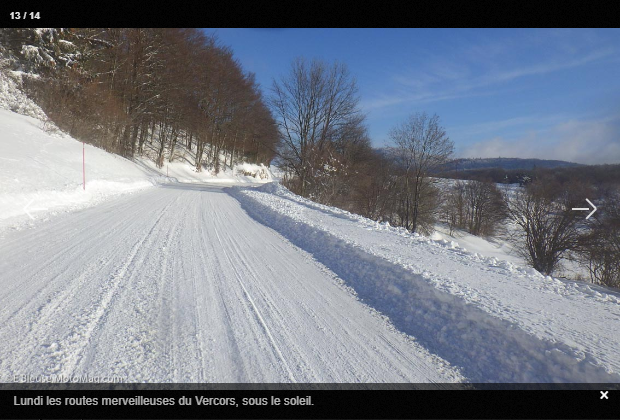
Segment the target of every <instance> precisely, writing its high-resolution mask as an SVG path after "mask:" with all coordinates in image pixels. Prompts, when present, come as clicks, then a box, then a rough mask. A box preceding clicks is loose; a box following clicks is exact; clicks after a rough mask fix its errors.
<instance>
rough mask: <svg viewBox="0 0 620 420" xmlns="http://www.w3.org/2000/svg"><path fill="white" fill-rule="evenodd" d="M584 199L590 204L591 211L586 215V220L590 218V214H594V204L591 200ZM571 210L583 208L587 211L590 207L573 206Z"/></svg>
mask: <svg viewBox="0 0 620 420" xmlns="http://www.w3.org/2000/svg"><path fill="white" fill-rule="evenodd" d="M586 201H587V202H588V204H589V205H591V206H592V211H591V212H590V214H588V215H587V216H586V220H588V219H589V218H590V216H592V215H593V214H594V212H595V211H596V206H595V205H594V204H592V202H591V201H590V200H588V199H587V198H586ZM573 210H585V211H588V210H590V208H589V207H573Z"/></svg>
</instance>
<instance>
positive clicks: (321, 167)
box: [270, 58, 365, 196]
mask: <svg viewBox="0 0 620 420" xmlns="http://www.w3.org/2000/svg"><path fill="white" fill-rule="evenodd" d="M358 103H359V98H358V96H357V87H356V83H355V80H354V79H353V78H352V77H351V75H350V73H349V71H348V70H347V67H346V66H345V65H344V64H339V63H335V64H333V65H332V66H331V67H330V66H328V65H327V64H326V63H325V62H323V61H320V60H313V61H311V62H307V61H306V60H304V59H303V58H298V59H296V60H295V61H294V62H293V64H292V66H291V70H290V73H289V74H288V75H286V76H284V77H283V78H282V79H281V80H280V81H276V80H274V82H273V87H272V97H271V101H270V104H271V108H272V110H273V112H274V114H275V117H276V120H277V124H278V127H279V130H280V136H281V143H280V147H279V148H278V156H279V158H280V160H281V161H282V162H283V166H284V167H285V168H284V169H285V170H288V171H291V172H293V173H294V174H295V175H296V180H295V181H297V182H298V184H297V185H296V186H295V185H294V187H296V188H294V189H296V190H297V192H299V193H300V194H301V195H303V196H310V195H312V194H313V193H317V192H319V193H322V192H323V187H322V183H321V182H317V180H318V179H319V178H320V177H321V176H323V175H325V171H330V170H331V168H334V167H335V166H337V165H339V162H341V156H340V154H339V153H338V151H337V150H336V147H335V146H336V143H337V142H339V141H340V142H342V141H347V140H348V139H349V138H350V137H357V135H358V131H359V130H360V127H362V125H363V121H364V118H363V116H362V114H361V112H360V110H359V108H358ZM362 130H363V131H364V130H365V129H363V128H362Z"/></svg>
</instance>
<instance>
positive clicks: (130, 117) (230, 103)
mask: <svg viewBox="0 0 620 420" xmlns="http://www.w3.org/2000/svg"><path fill="white" fill-rule="evenodd" d="M0 48H2V51H0V53H1V55H2V57H3V62H2V67H3V68H6V69H10V70H12V71H13V72H14V73H15V72H17V73H18V74H20V75H21V76H22V77H21V78H22V83H23V88H24V89H25V90H26V91H27V92H28V94H29V96H31V97H32V98H33V99H34V100H35V101H36V102H37V104H38V105H39V106H41V108H42V109H43V110H44V111H45V113H46V114H47V116H48V117H49V119H50V120H51V122H53V123H54V124H55V125H56V126H57V127H58V128H60V129H61V130H62V131H65V132H67V133H68V134H70V135H71V136H72V137H74V138H76V139H79V140H82V141H85V142H87V143H90V144H93V145H95V146H98V147H101V148H103V149H105V150H107V151H109V152H113V153H117V154H119V155H121V156H124V157H127V158H132V157H133V156H134V155H136V153H141V152H142V150H143V147H144V144H145V142H147V141H148V142H152V141H153V137H154V136H155V137H156V139H157V140H158V141H157V144H158V147H159V150H158V153H157V158H156V161H157V164H158V166H160V167H161V166H162V165H163V162H164V159H166V158H168V159H172V157H173V155H174V150H175V146H176V145H177V144H178V143H179V142H182V143H183V144H184V145H185V146H186V147H188V148H193V149H195V151H196V154H195V162H194V164H195V168H196V170H197V171H202V170H203V167H204V166H205V165H208V166H210V167H213V168H214V170H215V172H216V173H217V172H218V171H219V170H220V166H221V165H229V166H231V167H232V165H233V163H234V162H235V161H236V160H244V161H248V162H252V163H267V164H268V163H269V162H270V161H271V159H272V158H273V156H274V149H275V144H276V142H277V139H278V136H277V129H276V126H275V124H274V120H273V118H272V117H271V114H270V111H269V109H268V108H267V106H266V104H265V100H264V99H263V97H262V93H261V90H260V88H259V86H258V85H257V83H256V81H255V77H254V75H253V74H251V73H245V72H244V71H243V69H242V67H241V65H240V64H239V62H238V61H236V60H235V59H234V57H233V53H232V51H231V50H230V49H229V48H226V47H224V46H221V45H219V44H218V42H217V40H216V39H215V38H214V37H210V36H207V35H205V34H204V33H203V32H202V31H200V30H198V29H167V28H83V29H74V28H38V29H37V28H8V29H7V28H5V29H0ZM166 152H167V154H168V156H166ZM221 156H226V157H227V159H230V160H229V161H228V162H227V161H226V160H224V161H223V162H222V161H221Z"/></svg>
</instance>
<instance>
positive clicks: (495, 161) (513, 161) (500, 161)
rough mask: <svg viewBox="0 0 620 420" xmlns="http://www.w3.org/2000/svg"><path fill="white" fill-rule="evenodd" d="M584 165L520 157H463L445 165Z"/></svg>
mask: <svg viewBox="0 0 620 420" xmlns="http://www.w3.org/2000/svg"><path fill="white" fill-rule="evenodd" d="M576 166H583V165H581V164H579V163H573V162H566V161H563V160H547V159H520V158H474V159H469V158H467V159H466V158H461V159H453V160H451V161H450V162H448V163H447V164H446V165H445V170H446V171H467V170H473V169H489V168H501V169H522V170H532V169H553V168H567V167H576Z"/></svg>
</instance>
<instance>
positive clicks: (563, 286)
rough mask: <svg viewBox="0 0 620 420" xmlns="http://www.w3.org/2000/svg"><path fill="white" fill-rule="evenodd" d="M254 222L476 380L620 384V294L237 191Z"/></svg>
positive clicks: (286, 200) (269, 194)
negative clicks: (302, 252) (304, 253)
mask: <svg viewBox="0 0 620 420" xmlns="http://www.w3.org/2000/svg"><path fill="white" fill-rule="evenodd" d="M231 193H232V194H233V195H234V196H235V197H237V198H238V199H239V200H240V202H241V203H242V205H243V207H244V208H245V209H246V211H248V213H249V214H250V215H252V216H253V217H254V218H256V219H257V220H258V221H260V222H261V223H263V224H265V225H267V226H269V227H271V228H273V229H274V230H276V231H277V232H279V233H280V234H282V235H283V236H284V237H286V238H287V239H289V240H290V241H291V242H292V243H293V244H295V245H297V246H299V247H300V248H302V249H304V250H305V251H307V252H310V253H311V254H312V255H313V257H314V258H316V259H317V260H319V261H320V262H321V263H323V264H325V265H326V266H327V267H328V268H329V269H331V270H332V271H334V272H335V273H336V274H337V275H338V276H339V277H340V278H342V279H343V281H344V282H345V284H347V285H348V286H349V287H352V288H353V289H354V290H355V291H356V293H357V295H358V296H359V298H360V299H361V300H362V301H363V302H365V303H367V304H368V305H370V306H371V307H373V308H375V309H376V310H378V311H380V312H381V313H383V314H385V315H387V316H388V317H389V318H390V320H391V322H392V323H393V324H394V325H395V326H396V328H398V329H399V330H400V331H403V332H405V333H407V334H409V335H411V336H412V337H415V339H416V340H417V341H418V342H419V343H421V344H422V345H423V346H424V347H425V348H427V349H428V350H430V351H431V352H433V353H434V354H437V355H438V356H440V357H442V358H443V359H444V360H446V361H448V362H450V363H451V364H453V365H454V366H458V367H459V368H460V369H461V370H462V373H463V374H464V376H466V377H467V378H468V380H470V381H474V382H489V381H491V382H618V381H619V380H620V375H619V374H620V352H618V351H617V349H618V348H620V293H618V292H617V291H615V290H611V289H607V288H603V287H597V286H592V285H588V284H585V283H579V282H571V281H565V280H559V279H555V278H551V277H547V276H543V275H541V274H539V273H537V272H536V271H535V270H533V269H529V268H525V267H521V266H519V265H516V264H514V263H512V262H509V261H505V260H500V259H498V258H496V257H487V256H483V255H480V254H478V253H476V252H469V251H466V250H465V249H463V248H461V247H459V246H458V245H457V244H456V243H455V242H454V241H448V240H445V239H439V238H437V239H432V238H425V237H421V236H418V235H415V234H410V233H408V232H406V231H405V230H403V229H400V228H398V229H397V228H393V227H390V226H389V225H386V224H379V223H376V222H373V221H371V220H368V219H365V218H363V217H361V216H357V215H353V214H350V213H348V212H345V211H342V210H339V209H335V208H332V207H327V206H323V205H319V204H316V203H314V202H311V201H308V200H306V199H303V198H301V197H298V196H296V195H294V194H292V193H290V192H289V191H288V190H286V189H284V188H283V187H281V186H280V185H278V184H268V185H266V186H265V187H261V188H260V189H239V188H237V189H233V190H231Z"/></svg>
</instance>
